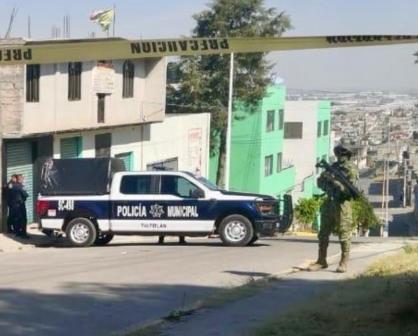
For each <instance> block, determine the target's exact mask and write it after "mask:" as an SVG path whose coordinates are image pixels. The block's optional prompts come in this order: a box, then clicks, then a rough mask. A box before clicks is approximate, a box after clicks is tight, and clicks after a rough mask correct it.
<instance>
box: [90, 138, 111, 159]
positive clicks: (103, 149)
mask: <svg viewBox="0 0 418 336" xmlns="http://www.w3.org/2000/svg"><path fill="white" fill-rule="evenodd" d="M94 140H95V149H96V157H97V158H100V157H110V146H111V145H112V136H111V134H110V133H105V134H97V135H96V136H95V137H94Z"/></svg>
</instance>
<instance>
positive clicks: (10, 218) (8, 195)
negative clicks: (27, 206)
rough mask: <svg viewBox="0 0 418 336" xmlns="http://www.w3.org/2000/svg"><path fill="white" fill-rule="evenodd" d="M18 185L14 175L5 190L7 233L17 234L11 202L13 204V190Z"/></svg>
mask: <svg viewBox="0 0 418 336" xmlns="http://www.w3.org/2000/svg"><path fill="white" fill-rule="evenodd" d="M16 183H17V175H16V174H13V175H12V177H11V178H10V181H9V182H8V183H7V184H6V185H5V186H4V188H3V195H4V199H5V200H6V204H7V232H8V233H15V225H14V224H13V220H14V216H12V209H11V202H12V199H13V197H12V195H13V192H12V189H13V187H14V186H15V184H16Z"/></svg>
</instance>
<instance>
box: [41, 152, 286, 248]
mask: <svg viewBox="0 0 418 336" xmlns="http://www.w3.org/2000/svg"><path fill="white" fill-rule="evenodd" d="M288 208H289V207H287V209H288ZM287 212H288V210H287ZM37 214H38V216H39V222H40V226H41V229H42V230H44V231H45V232H47V233H51V232H58V233H65V235H66V237H67V238H68V239H69V240H70V242H71V243H72V245H73V246H80V247H82V246H91V245H93V244H96V245H104V244H107V243H108V242H110V241H111V240H112V238H113V236H114V235H119V234H121V235H122V234H123V235H128V234H129V235H159V236H161V235H175V236H207V235H210V234H214V233H216V234H219V236H220V238H221V240H222V242H223V243H224V244H225V245H228V246H245V245H249V244H252V243H254V242H255V241H256V240H257V239H258V237H259V235H267V236H272V235H273V234H274V233H275V232H276V231H277V230H278V229H279V227H280V224H282V229H283V228H284V227H286V226H288V225H289V223H287V222H286V220H287V221H288V217H289V216H284V217H283V216H279V202H278V200H277V199H276V198H274V197H271V196H266V195H258V194H248V193H238V192H230V191H225V190H221V189H219V188H218V187H217V186H216V185H214V184H212V183H211V182H210V181H208V180H206V179H205V178H203V177H198V176H195V175H193V174H191V173H189V172H179V171H176V172H173V171H146V172H125V171H123V165H122V164H121V162H119V160H116V159H64V160H48V161H47V162H46V163H45V164H44V167H43V169H42V177H41V194H40V195H39V198H38V201H37ZM285 219H286V220H285ZM281 220H282V221H281Z"/></svg>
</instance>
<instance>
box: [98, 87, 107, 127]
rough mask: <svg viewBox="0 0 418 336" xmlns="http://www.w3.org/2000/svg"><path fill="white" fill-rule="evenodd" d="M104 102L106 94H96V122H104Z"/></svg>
mask: <svg viewBox="0 0 418 336" xmlns="http://www.w3.org/2000/svg"><path fill="white" fill-rule="evenodd" d="M105 103H106V95H105V94H103V93H98V94H97V122H98V123H104V122H105Z"/></svg>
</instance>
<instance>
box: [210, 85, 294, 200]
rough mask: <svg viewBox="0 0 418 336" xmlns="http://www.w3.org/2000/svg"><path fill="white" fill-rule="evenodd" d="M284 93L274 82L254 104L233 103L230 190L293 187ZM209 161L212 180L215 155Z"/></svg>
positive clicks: (273, 190)
mask: <svg viewBox="0 0 418 336" xmlns="http://www.w3.org/2000/svg"><path fill="white" fill-rule="evenodd" d="M285 96H286V88H285V87H284V86H283V85H274V86H271V87H270V88H269V89H268V92H267V95H266V97H265V98H263V99H262V101H261V102H260V104H259V105H258V106H256V107H255V108H254V107H253V108H252V109H250V108H249V107H247V106H245V105H244V104H243V103H240V102H236V103H235V104H234V113H233V116H234V119H233V122H232V134H231V165H230V190H234V191H244V192H255V193H261V194H267V195H272V196H281V195H283V194H285V193H290V192H291V191H292V189H293V187H294V185H295V176H296V171H295V167H294V166H292V165H289V164H288V163H287V161H285V157H284V155H283V149H284V148H283V142H284V139H283V135H284V120H285V116H284V104H285ZM210 164H211V169H210V179H211V180H212V181H215V180H216V172H217V164H218V156H217V155H215V156H213V157H211V162H210Z"/></svg>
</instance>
